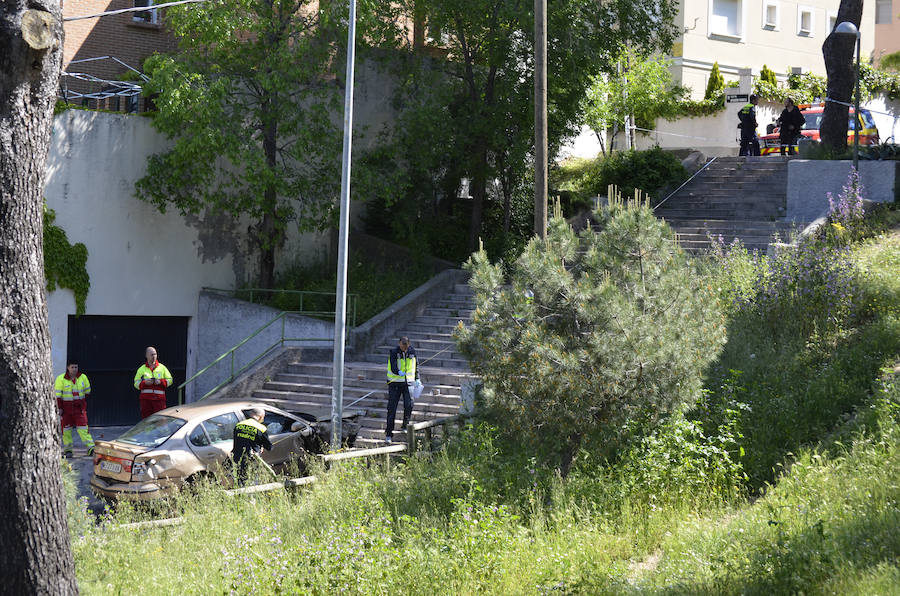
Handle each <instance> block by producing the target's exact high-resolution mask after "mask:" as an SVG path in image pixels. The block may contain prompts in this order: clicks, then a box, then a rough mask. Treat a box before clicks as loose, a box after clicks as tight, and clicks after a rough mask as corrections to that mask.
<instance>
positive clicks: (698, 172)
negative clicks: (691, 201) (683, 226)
mask: <svg viewBox="0 0 900 596" xmlns="http://www.w3.org/2000/svg"><path fill="white" fill-rule="evenodd" d="M714 161H716V158H715V157H714V158H712V159H711V160H709V161H708V162H706V163H705V164H704V165H703V167H702V168H700V169H699V170H697V171H696V172H694V175H693V176H691V177H690V178H688V179H687V180H685V181H684V182H682V183H681V186H679V187H678V188H676V189H675V190H673V191H672V192H670V193H669V196H667V197H666V198H664V199H663V200H662V201H660V202H659V203H657V204H656V207H654V208H653V210H654V211H656V210H657V209H659V206H660V205H662V204H663V203H665V202H666V201H668V200H669V199H671V198H672V197H673V196H674V195H675V193H677V192H678V191H679V190H681V189H682V188H684V187H685V186H687V184H688V183H689V182H690V181H691V180H693V179H694V178H696V177H697V176H698V175H699V174H700V172H702V171H703V170H705V169H706V168H708V167H709V166H711V165H712V162H714Z"/></svg>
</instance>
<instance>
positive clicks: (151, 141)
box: [45, 110, 327, 380]
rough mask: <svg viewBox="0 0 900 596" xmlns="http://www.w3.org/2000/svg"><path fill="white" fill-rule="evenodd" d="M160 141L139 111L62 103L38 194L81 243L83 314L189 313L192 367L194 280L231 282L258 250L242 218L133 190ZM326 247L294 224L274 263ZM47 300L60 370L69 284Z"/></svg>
mask: <svg viewBox="0 0 900 596" xmlns="http://www.w3.org/2000/svg"><path fill="white" fill-rule="evenodd" d="M165 147H166V140H165V139H164V138H162V136H161V135H159V134H158V133H157V132H156V131H155V130H153V128H152V127H151V125H150V121H149V120H148V119H146V118H142V117H138V116H126V115H120V114H105V113H95V112H84V111H78V110H70V111H67V112H65V113H63V114H60V115H59V116H57V118H56V121H55V123H54V128H53V137H52V143H51V148H50V155H49V158H48V166H47V167H48V176H47V186H46V189H45V196H46V200H47V206H48V207H49V208H51V209H54V210H55V211H56V214H57V220H56V223H57V224H58V225H59V226H61V227H62V228H63V229H64V230H65V231H66V234H67V235H68V237H69V242H71V243H73V244H74V243H76V242H82V243H84V244H85V245H86V246H87V249H88V262H87V269H88V273H89V275H90V278H91V289H90V292H89V294H88V297H87V304H86V314H91V315H130V316H187V317H191V320H190V323H189V328H188V337H189V342H188V343H189V345H188V362H187V366H188V374H189V375H190V374H191V373H192V371H193V370H195V369H196V367H197V365H198V362H197V360H198V359H200V360H202V359H203V358H206V357H208V356H206V355H201V354H198V353H197V351H196V338H197V330H196V329H195V328H194V326H195V325H196V315H197V299H198V293H199V291H200V288H201V287H204V286H209V287H222V288H233V287H235V284H236V283H241V282H244V281H247V280H249V279H251V278H252V277H251V276H252V273H253V270H254V267H255V261H256V258H255V255H254V253H253V252H252V251H251V250H250V249H249V246H248V242H247V239H246V230H247V224H248V223H249V222H247V221H243V220H241V219H235V218H231V217H228V216H211V215H204V216H201V217H189V218H183V217H181V216H180V215H179V214H178V213H177V211H174V210H171V209H170V210H169V211H168V212H167V213H166V214H162V213H160V212H159V211H158V210H157V209H156V208H155V207H154V206H152V205H149V204H147V203H145V202H143V201H140V200H138V199H137V198H135V197H134V183H135V181H136V180H138V179H139V178H140V177H142V176H143V175H144V172H145V171H146V163H147V158H148V156H149V155H151V154H153V153H156V152H159V151H162V150H163V149H165ZM326 250H327V242H326V241H325V240H323V237H322V236H321V235H314V234H306V235H301V234H299V233H296V232H292V233H291V234H289V237H288V241H287V242H286V245H285V248H284V249H283V250H282V251H281V255H280V256H281V259H280V262H281V264H282V265H286V264H288V263H289V262H290V261H293V260H294V259H295V258H298V257H300V256H306V257H308V258H309V260H314V259H319V258H321V257H322V256H324V254H325V252H326ZM48 307H49V315H50V332H51V339H52V356H53V367H54V371H57V372H58V371H62V370H64V368H65V358H66V342H67V336H68V333H67V330H68V316H69V315H71V314H75V300H74V296H73V294H72V292H71V291H69V290H64V289H63V290H57V291H55V292H52V293H50V295H49V296H48ZM137 357H138V359H139V358H140V355H138V356H137ZM201 365H202V364H201ZM182 380H183V379H182Z"/></svg>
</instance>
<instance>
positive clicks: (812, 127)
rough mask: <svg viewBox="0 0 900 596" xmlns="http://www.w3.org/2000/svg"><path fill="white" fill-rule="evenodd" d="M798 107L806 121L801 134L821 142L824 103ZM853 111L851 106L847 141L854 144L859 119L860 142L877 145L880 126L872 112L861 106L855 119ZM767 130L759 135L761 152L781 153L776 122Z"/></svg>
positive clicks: (795, 147)
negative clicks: (876, 123) (763, 134)
mask: <svg viewBox="0 0 900 596" xmlns="http://www.w3.org/2000/svg"><path fill="white" fill-rule="evenodd" d="M797 107H798V108H800V113H801V114H803V119H804V120H805V121H806V122H805V124H804V125H803V129H801V131H800V135H801V136H802V137H805V138H807V139H809V140H811V141H815V142H819V141H820V138H819V127H820V125H821V124H822V116H823V115H824V114H825V107H824V104H823V105H813V106H810V105H806V104H804V105H799V106H797ZM853 112H854V110H853V108H850V110H849V121H848V122H847V143H848V144H849V145H852V144H853V136H854V135H855V134H856V125H855V124H854V120H857V121H858V124H859V125H860V131H861V134H860V135H859V144H860V145H877V144H878V143H879V141H880V139H879V137H878V127H877V126H875V120H874V119H873V118H872V113H871V112H870V111H869V110H867V109H865V108H860V110H859V114H860V117H859V118H858V119H855V118H854V117H853ZM766 132H767V134H766V135H765V136H761V137H759V146H760V154H761V155H780V154H781V139H780V138H779V134H778V127H777V126H775V123H772V124H770V125H769V126H768V127H766ZM797 140H798V141H799V140H800V137H798V138H797ZM794 150H795V151H797V150H798V147H797V143H796V142H795V143H794Z"/></svg>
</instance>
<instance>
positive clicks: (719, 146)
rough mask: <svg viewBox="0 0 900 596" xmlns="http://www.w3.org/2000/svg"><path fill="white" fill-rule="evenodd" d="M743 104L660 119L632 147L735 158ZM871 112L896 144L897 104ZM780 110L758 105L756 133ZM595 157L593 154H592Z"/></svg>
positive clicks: (876, 104)
mask: <svg viewBox="0 0 900 596" xmlns="http://www.w3.org/2000/svg"><path fill="white" fill-rule="evenodd" d="M742 105H743V104H729V105H728V106H727V109H726V110H724V111H722V112H718V113H716V114H713V115H712V116H703V117H699V118H680V119H678V120H674V121H668V120H664V119H662V118H660V119H658V120H657V121H656V125H655V127H654V129H655V132H652V133H643V134H638V135H637V137H636V140H635V144H636V146H637V148H638V149H649V148H651V147H653V146H654V145H657V144H658V145H659V146H660V147H662V148H663V149H687V148H692V149H697V150H699V151H702V152H704V153H705V154H706V155H707V156H710V157H711V156H726V155H737V154H738V148H739V147H738V134H739V130H738V128H737V123H738V117H737V112H738V110H739V109H740V108H741V106H742ZM863 106H864V107H865V108H867V109H869V110H871V112H872V117H873V118H874V119H875V124H876V125H877V126H878V133H879V136H880V137H881V140H882V141H886V140H888V138H889V137H893V142H895V143H896V142H900V101H898V100H894V101H890V100H888V99H886V98H885V97H883V96H879V97H877V98H875V99H874V100H872V101H870V102H867V103H865V104H863ZM783 108H784V106H783V105H782V104H780V103H775V102H769V101H761V102H759V105H758V106H757V107H756V121H757V123H758V124H759V128H758V129H757V132H758V133H759V135H760V136H762V135H765V134H766V125H767V124H769V123H771V122H774V121H775V120H776V119H777V118H778V116H779V115H781V110H782V109H783ZM616 147H617V148H619V149H621V148H622V147H624V142H623V139H622V138H621V136H620V137H619V138H617V139H616ZM595 155H596V154H595Z"/></svg>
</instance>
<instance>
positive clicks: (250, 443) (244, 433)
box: [231, 418, 272, 460]
mask: <svg viewBox="0 0 900 596" xmlns="http://www.w3.org/2000/svg"><path fill="white" fill-rule="evenodd" d="M261 449H270V450H271V449H272V441H270V440H269V434H268V433H267V432H266V427H265V426H263V425H262V423H260V422H257V421H256V419H255V418H247V419H246V420H241V421H240V422H238V423H237V424H235V425H234V446H233V447H232V451H231V454H232V457H233V458H234V459H235V460H240V459H241V458H242V457H244V456H245V455H249V454H251V453H253V452H255V451H259V450H261Z"/></svg>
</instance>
